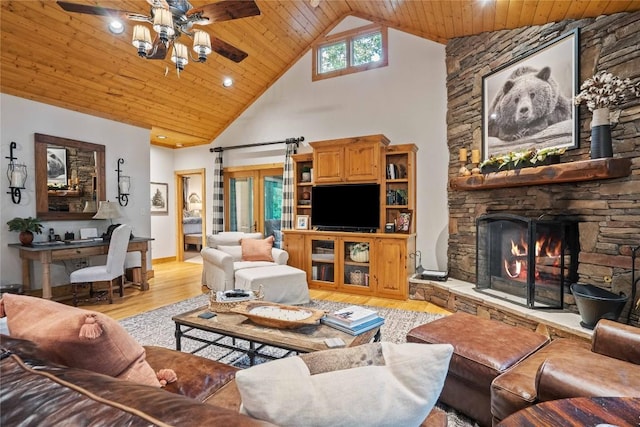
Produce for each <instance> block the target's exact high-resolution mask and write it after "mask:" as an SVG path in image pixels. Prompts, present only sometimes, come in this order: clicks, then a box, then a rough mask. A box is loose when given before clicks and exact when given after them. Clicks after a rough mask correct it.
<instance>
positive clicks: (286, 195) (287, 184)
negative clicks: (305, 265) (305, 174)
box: [281, 144, 296, 230]
mask: <svg viewBox="0 0 640 427" xmlns="http://www.w3.org/2000/svg"><path fill="white" fill-rule="evenodd" d="M295 153H296V144H287V152H286V155H285V159H284V172H283V174H282V221H281V229H282V230H290V229H292V228H293V219H294V218H293V207H294V200H293V159H292V158H291V156H292V155H293V154H295Z"/></svg>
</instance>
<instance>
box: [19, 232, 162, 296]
mask: <svg viewBox="0 0 640 427" xmlns="http://www.w3.org/2000/svg"><path fill="white" fill-rule="evenodd" d="M151 240H153V239H152V238H150V237H134V238H133V239H131V240H129V247H128V248H127V252H140V269H141V275H142V283H141V284H140V287H141V289H142V290H143V291H146V290H147V289H149V283H148V282H147V250H148V246H149V243H148V242H150V241H151ZM9 246H10V247H12V248H17V249H18V250H19V251H20V258H22V285H23V288H24V290H29V289H31V283H32V281H31V272H30V269H29V263H30V262H31V261H40V263H41V264H42V278H41V280H42V298H46V299H51V262H52V261H60V260H65V259H77V258H84V257H91V256H96V255H106V254H107V253H108V252H109V242H108V241H90V242H71V243H65V242H60V243H55V244H49V243H48V242H47V243H46V244H37V243H34V245H33V246H23V245H22V244H20V243H11V244H9Z"/></svg>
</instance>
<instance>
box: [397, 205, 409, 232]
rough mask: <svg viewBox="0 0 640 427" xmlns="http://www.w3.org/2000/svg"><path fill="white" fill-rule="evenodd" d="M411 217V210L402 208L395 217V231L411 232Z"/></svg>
mask: <svg viewBox="0 0 640 427" xmlns="http://www.w3.org/2000/svg"><path fill="white" fill-rule="evenodd" d="M412 219H413V210H411V209H403V210H401V211H400V213H399V214H398V217H397V218H396V233H411V220H412Z"/></svg>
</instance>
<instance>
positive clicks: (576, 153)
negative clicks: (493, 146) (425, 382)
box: [410, 12, 640, 326]
mask: <svg viewBox="0 0 640 427" xmlns="http://www.w3.org/2000/svg"><path fill="white" fill-rule="evenodd" d="M639 27H640V12H632V13H620V14H615V15H610V16H601V17H598V18H596V19H580V20H564V21H560V22H555V23H549V24H546V25H541V26H527V27H522V28H516V29H511V30H503V31H496V32H487V33H482V34H478V35H474V36H469V37H460V38H457V39H452V40H449V41H448V42H447V46H446V67H447V97H448V111H447V144H448V147H449V153H450V156H449V184H450V186H449V189H448V202H449V230H448V235H449V239H448V253H447V259H448V266H447V268H448V273H449V278H452V279H455V280H458V281H461V282H464V283H468V284H470V285H471V286H474V285H476V284H477V283H478V280H479V279H480V280H481V281H482V277H479V271H478V265H477V262H476V261H477V259H478V258H477V257H478V256H479V254H478V253H477V250H478V248H477V245H476V243H477V239H478V236H477V228H476V227H477V219H478V218H480V217H482V216H483V215H485V214H492V215H493V214H501V215H504V214H511V215H517V216H521V217H524V218H540V217H541V216H543V215H545V216H547V215H548V216H551V217H555V218H559V217H569V218H572V219H575V220H576V221H577V226H576V228H577V236H576V239H577V240H578V242H579V245H578V246H579V250H578V253H577V254H576V255H575V256H576V257H577V262H576V263H575V264H574V263H572V264H571V266H570V268H569V269H568V270H567V271H566V272H565V273H563V274H567V275H568V277H569V278H571V280H573V278H572V277H571V276H572V275H573V274H574V273H575V274H577V281H578V282H582V283H587V284H592V285H595V286H597V287H600V288H603V289H606V290H608V291H611V292H613V293H615V294H618V293H620V292H624V293H625V294H626V295H631V294H632V287H633V286H634V285H633V284H632V283H631V282H632V261H631V255H632V252H633V248H635V247H637V246H638V245H640V203H639V202H638V201H639V200H640V98H629V99H628V100H627V101H625V103H624V104H623V105H621V106H620V114H619V118H618V123H617V124H616V125H615V126H614V127H613V128H612V139H613V159H611V160H615V161H626V162H628V165H630V166H629V169H630V170H628V171H627V172H626V173H625V174H621V175H616V176H608V177H602V178H594V175H595V174H597V171H596V170H595V169H590V170H580V171H578V170H575V169H572V166H571V165H576V164H579V163H580V162H587V163H594V161H592V160H591V159H590V152H589V147H590V134H591V132H590V122H591V114H590V112H589V111H588V109H587V108H585V107H580V110H579V117H578V125H579V134H578V147H577V148H575V149H571V150H567V152H566V153H565V154H563V155H562V156H561V159H560V165H559V166H565V167H567V170H565V171H560V173H563V174H565V175H564V176H566V174H568V175H571V176H573V177H580V178H585V179H582V180H581V179H576V180H574V181H573V182H567V181H561V180H558V179H557V177H558V174H557V172H558V170H556V169H548V174H547V180H546V181H544V182H535V181H531V182H528V183H526V184H525V185H522V186H510V185H509V184H510V182H511V181H518V180H520V179H522V177H523V175H526V174H527V173H530V172H529V171H525V170H524V169H523V170H522V171H519V172H518V171H512V172H504V173H502V172H499V173H498V174H501V176H502V178H503V182H504V183H505V185H495V186H493V187H487V186H485V187H479V188H454V187H453V186H452V184H453V183H455V181H456V180H457V179H458V178H459V177H460V175H459V170H460V166H461V164H460V162H459V161H458V152H459V150H460V149H461V148H465V149H480V150H482V146H483V141H482V108H483V102H482V87H483V85H482V76H484V75H486V74H488V73H490V72H491V71H492V70H495V69H496V68H498V67H500V66H502V65H504V64H507V63H509V62H510V61H512V60H514V59H516V58H518V57H520V56H521V55H524V54H526V53H527V52H531V51H533V50H535V49H536V48H539V47H540V46H542V45H543V44H545V43H546V42H548V41H550V40H552V39H553V38H555V37H557V36H560V35H562V34H565V33H567V32H568V31H571V30H572V29H574V28H580V36H579V45H580V47H579V52H578V55H579V58H580V67H579V69H580V75H579V77H578V80H579V83H580V82H582V81H584V80H585V79H586V78H588V77H591V76H593V75H594V74H595V73H596V72H597V71H600V70H605V69H606V70H608V71H610V72H612V73H614V74H616V75H619V76H621V77H625V78H626V77H629V78H630V79H631V80H632V81H637V80H638V79H640V72H639V71H638V70H640V52H639V51H638V50H637V49H631V48H630V47H631V46H635V45H637V34H638V32H637V29H638V28H639ZM532 169H539V168H532ZM484 178H486V177H483V176H482V175H480V176H479V177H478V180H480V181H482V180H484ZM586 178H589V179H586ZM485 181H486V180H485ZM542 218H544V216H543V217H542ZM419 233H420V230H418V234H419ZM480 255H482V254H480ZM572 256H573V255H569V258H571V257H572ZM565 259H566V256H565ZM573 268H575V269H576V271H575V272H574V271H573ZM534 274H535V273H534ZM638 274H640V272H638V271H636V277H637V276H638ZM563 277H564V276H563ZM568 286H569V283H566V279H565V283H564V286H563V291H564V295H563V299H564V304H563V305H564V310H566V311H571V312H574V313H576V314H577V312H578V310H577V307H576V305H575V302H574V299H573V296H572V295H571V294H570V292H568V290H567V287H568ZM439 292H440V291H439V290H438V289H435V288H433V287H432V288H428V289H427V288H423V287H416V286H414V287H413V288H412V287H410V295H411V298H415V299H426V300H430V301H434V302H435V303H436V304H439V305H443V306H445V307H447V308H449V309H451V310H452V311H456V310H463V311H467V312H470V313H473V314H477V313H479V312H480V310H481V309H482V312H483V313H485V314H486V313H489V314H490V315H491V317H492V318H494V317H495V318H498V317H499V316H501V315H502V316H507V315H506V314H504V313H503V312H498V311H497V310H494V309H493V308H492V307H482V308H481V309H480V308H479V306H478V305H477V301H475V300H476V299H475V298H473V295H472V296H471V297H469V298H465V299H462V298H454V297H451V294H448V293H445V292H442V293H439ZM520 292H521V293H522V291H520ZM472 293H473V294H476V295H481V296H484V295H483V294H481V293H478V292H475V291H473V290H472ZM523 298H524V297H523ZM524 299H526V298H524ZM533 300H534V305H537V304H538V302H537V301H536V300H535V293H534V298H533ZM632 305H633V303H632V302H629V303H627V305H626V306H625V308H624V310H623V312H622V316H621V317H620V319H621V321H626V319H627V317H629V318H630V321H629V323H630V324H632V325H635V326H640V318H639V313H640V310H638V309H633V307H632ZM536 313H540V314H544V310H536ZM509 321H512V322H513V323H517V322H520V321H522V322H524V321H523V320H513V319H510V320H509Z"/></svg>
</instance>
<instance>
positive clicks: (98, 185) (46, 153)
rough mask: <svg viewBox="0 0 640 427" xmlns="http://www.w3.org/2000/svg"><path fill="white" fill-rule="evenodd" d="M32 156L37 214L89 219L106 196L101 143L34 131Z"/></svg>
mask: <svg viewBox="0 0 640 427" xmlns="http://www.w3.org/2000/svg"><path fill="white" fill-rule="evenodd" d="M35 156H36V159H35V168H36V174H35V175H36V215H37V217H38V218H40V219H42V220H48V221H55V220H61V221H62V220H81V219H91V217H93V216H94V215H95V214H96V212H97V210H98V208H97V205H98V201H100V200H106V188H105V167H104V164H105V146H104V145H100V144H93V143H90V142H84V141H76V140H73V139H67V138H60V137H57V136H51V135H43V134H40V133H36V134H35Z"/></svg>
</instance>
